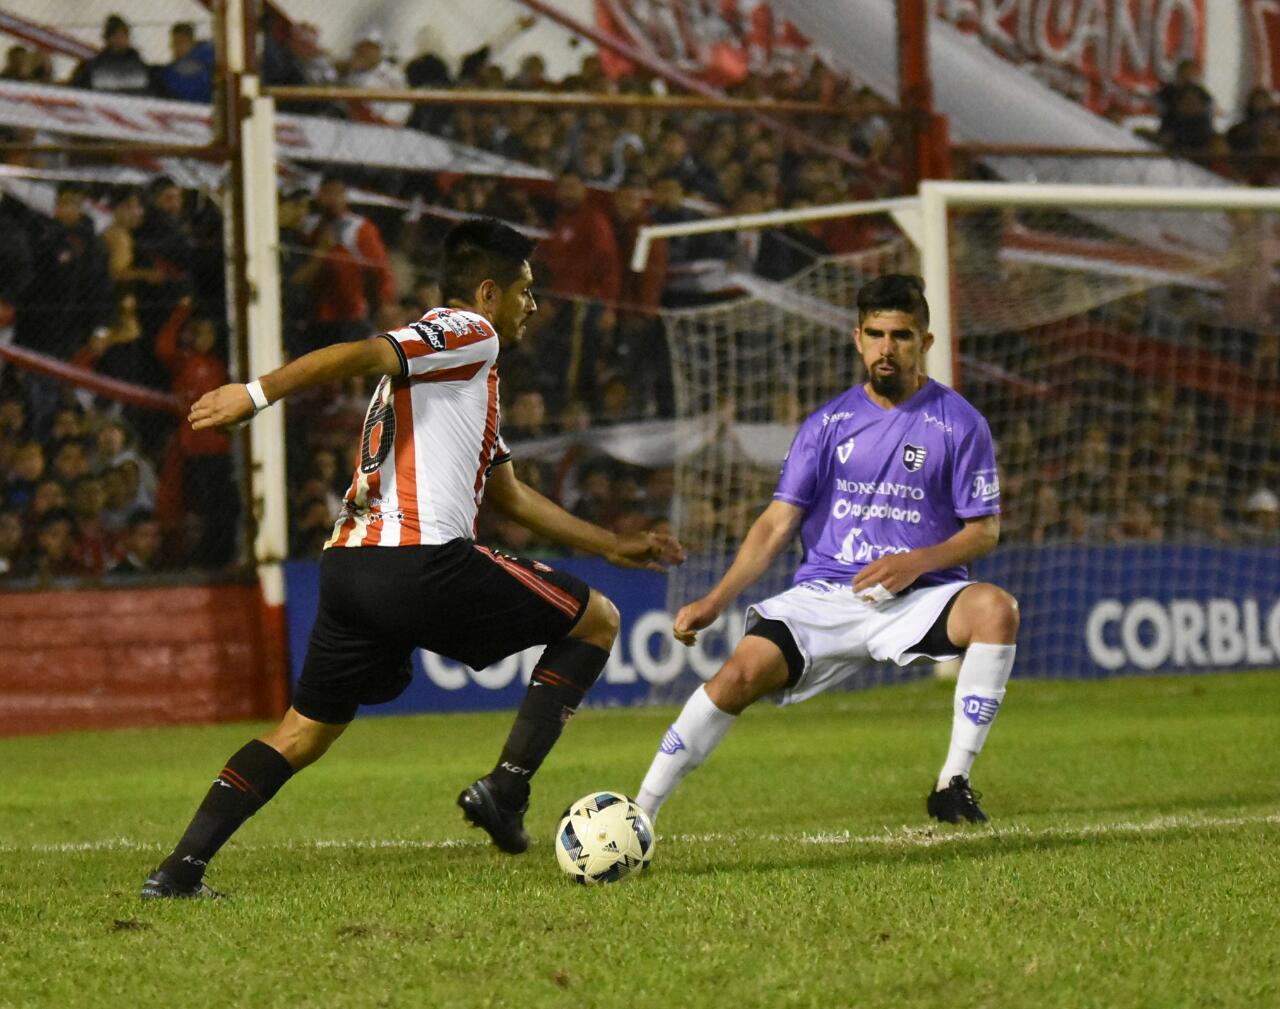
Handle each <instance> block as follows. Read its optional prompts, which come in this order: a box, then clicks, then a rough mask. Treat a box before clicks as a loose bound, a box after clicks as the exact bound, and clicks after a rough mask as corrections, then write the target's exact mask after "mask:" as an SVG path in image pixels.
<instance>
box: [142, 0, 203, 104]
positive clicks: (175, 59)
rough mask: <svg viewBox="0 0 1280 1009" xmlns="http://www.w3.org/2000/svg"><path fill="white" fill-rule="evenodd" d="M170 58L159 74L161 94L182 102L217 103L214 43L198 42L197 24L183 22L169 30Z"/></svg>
mask: <svg viewBox="0 0 1280 1009" xmlns="http://www.w3.org/2000/svg"><path fill="white" fill-rule="evenodd" d="M169 55H170V57H171V58H170V60H169V62H168V63H167V64H165V65H164V66H163V67H160V68H159V70H158V71H157V74H156V76H157V79H158V81H159V84H160V93H161V94H162V95H164V96H165V97H166V98H175V99H177V100H178V101H181V102H204V103H206V104H207V103H208V102H211V101H213V69H214V52H213V43H212V42H208V41H206V42H197V41H196V29H195V25H193V24H192V23H191V22H190V21H179V22H178V23H177V24H176V25H174V26H173V27H172V28H170V29H169Z"/></svg>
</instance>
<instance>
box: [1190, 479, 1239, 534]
mask: <svg viewBox="0 0 1280 1009" xmlns="http://www.w3.org/2000/svg"><path fill="white" fill-rule="evenodd" d="M1187 524H1188V526H1189V527H1190V528H1189V530H1188V531H1189V533H1190V539H1191V540H1192V542H1196V543H1209V544H1227V543H1232V542H1234V541H1235V534H1234V532H1233V531H1232V529H1231V527H1230V526H1229V525H1228V524H1227V522H1226V519H1225V518H1224V517H1223V514H1222V498H1221V497H1220V496H1219V495H1217V494H1215V493H1213V492H1212V491H1210V490H1209V489H1207V488H1203V487H1202V488H1199V489H1198V490H1197V491H1196V492H1195V493H1193V494H1192V495H1191V498H1190V499H1189V501H1188V503H1187Z"/></svg>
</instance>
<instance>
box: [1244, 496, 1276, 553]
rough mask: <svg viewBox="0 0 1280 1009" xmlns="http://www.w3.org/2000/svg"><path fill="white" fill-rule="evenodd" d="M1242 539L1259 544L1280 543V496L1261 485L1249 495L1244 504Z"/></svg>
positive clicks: (1272, 544)
mask: <svg viewBox="0 0 1280 1009" xmlns="http://www.w3.org/2000/svg"><path fill="white" fill-rule="evenodd" d="M1240 541H1241V542H1242V543H1256V544H1258V545H1259V546H1275V545H1276V544H1277V543H1280V496H1277V495H1276V494H1275V492H1274V491H1270V490H1268V489H1267V488H1265V487H1261V488H1259V489H1258V490H1256V491H1254V492H1253V493H1252V494H1250V495H1249V497H1248V499H1247V500H1246V501H1245V504H1244V521H1243V522H1242V523H1241V526H1240Z"/></svg>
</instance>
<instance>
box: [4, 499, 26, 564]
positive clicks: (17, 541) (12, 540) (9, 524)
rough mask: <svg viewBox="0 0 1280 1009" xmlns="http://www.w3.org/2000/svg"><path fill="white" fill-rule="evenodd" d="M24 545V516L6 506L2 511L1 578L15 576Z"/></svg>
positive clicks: (11, 507) (10, 506)
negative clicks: (15, 565)
mask: <svg viewBox="0 0 1280 1009" xmlns="http://www.w3.org/2000/svg"><path fill="white" fill-rule="evenodd" d="M22 543H23V530H22V515H21V514H20V513H19V512H18V511H17V509H15V508H14V507H13V506H12V505H5V507H4V509H3V510H0V578H4V577H6V576H8V575H12V574H13V568H14V564H15V563H16V562H17V559H18V552H19V551H20V550H21V549H22Z"/></svg>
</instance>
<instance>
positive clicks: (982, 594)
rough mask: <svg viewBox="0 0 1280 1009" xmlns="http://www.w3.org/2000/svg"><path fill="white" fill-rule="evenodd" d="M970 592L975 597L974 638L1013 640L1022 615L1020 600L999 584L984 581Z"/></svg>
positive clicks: (1001, 640)
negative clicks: (1019, 606)
mask: <svg viewBox="0 0 1280 1009" xmlns="http://www.w3.org/2000/svg"><path fill="white" fill-rule="evenodd" d="M969 592H971V593H973V595H974V597H975V598H973V599H972V600H971V602H972V606H973V609H974V619H973V627H974V633H973V638H974V639H975V640H980V641H994V642H1010V643H1011V642H1013V641H1014V639H1015V638H1017V636H1018V626H1019V623H1020V622H1021V617H1020V615H1019V613H1018V600H1017V599H1015V598H1014V597H1013V596H1012V595H1010V594H1009V593H1008V592H1006V591H1005V590H1004V589H1002V588H1000V586H998V585H990V584H987V583H985V582H984V583H982V584H979V585H975V586H974V587H973V588H972V589H970V590H969Z"/></svg>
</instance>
